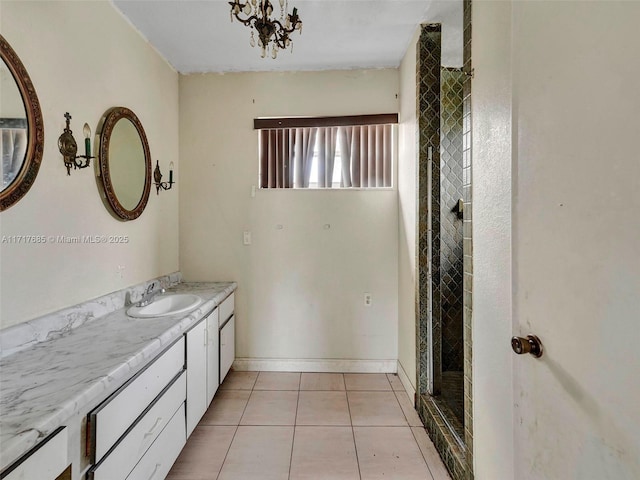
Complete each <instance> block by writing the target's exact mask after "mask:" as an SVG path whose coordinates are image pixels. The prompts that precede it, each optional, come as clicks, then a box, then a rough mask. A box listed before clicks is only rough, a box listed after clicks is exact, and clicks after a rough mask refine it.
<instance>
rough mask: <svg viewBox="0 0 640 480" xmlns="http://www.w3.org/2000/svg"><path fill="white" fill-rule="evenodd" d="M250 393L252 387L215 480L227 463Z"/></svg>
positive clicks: (251, 391)
mask: <svg viewBox="0 0 640 480" xmlns="http://www.w3.org/2000/svg"><path fill="white" fill-rule="evenodd" d="M257 380H258V376H257V375H256V381H257ZM254 383H255V382H254ZM245 391H246V390H245ZM216 393H217V392H216ZM252 393H253V387H252V388H251V390H250V393H249V397H248V398H247V403H245V404H244V408H243V409H242V415H240V418H239V419H238V424H237V425H236V430H235V432H233V437H232V438H231V443H229V447H228V448H227V452H226V453H225V454H224V459H223V460H222V464H221V465H220V470H218V475H216V480H217V479H218V478H220V474H221V473H222V469H223V468H224V463H225V462H226V461H227V455H229V452H230V451H231V445H233V441H234V440H235V438H236V435H237V433H238V430H239V429H240V422H241V421H242V417H244V412H246V411H247V405H249V400H250V399H251V394H252ZM214 397H215V394H214Z"/></svg>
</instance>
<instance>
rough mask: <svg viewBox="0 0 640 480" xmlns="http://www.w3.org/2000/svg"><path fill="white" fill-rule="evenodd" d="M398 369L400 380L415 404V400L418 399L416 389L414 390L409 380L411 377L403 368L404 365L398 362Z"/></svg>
mask: <svg viewBox="0 0 640 480" xmlns="http://www.w3.org/2000/svg"><path fill="white" fill-rule="evenodd" d="M397 369H398V378H399V379H400V381H401V382H402V386H403V387H404V389H405V391H406V392H407V395H409V398H410V399H411V401H412V402H413V401H414V399H415V398H416V389H415V388H413V385H412V384H411V380H409V376H408V375H407V372H405V371H404V368H403V367H402V364H401V363H400V361H398V366H397ZM414 406H415V405H414Z"/></svg>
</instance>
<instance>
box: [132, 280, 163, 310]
mask: <svg viewBox="0 0 640 480" xmlns="http://www.w3.org/2000/svg"><path fill="white" fill-rule="evenodd" d="M155 286H156V282H151V283H150V284H149V286H148V287H147V290H146V292H145V293H143V294H142V299H141V300H140V301H139V302H138V303H136V307H146V306H147V305H149V304H150V303H151V302H153V299H154V298H155V297H156V295H158V294H163V293H164V292H165V291H166V290H165V289H164V288H159V289H157V290H154V288H155Z"/></svg>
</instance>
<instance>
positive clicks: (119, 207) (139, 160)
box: [96, 107, 151, 221]
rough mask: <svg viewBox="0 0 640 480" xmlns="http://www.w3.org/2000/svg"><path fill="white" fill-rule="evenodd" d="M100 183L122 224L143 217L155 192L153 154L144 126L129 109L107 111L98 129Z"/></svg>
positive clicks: (105, 200) (113, 211)
mask: <svg viewBox="0 0 640 480" xmlns="http://www.w3.org/2000/svg"><path fill="white" fill-rule="evenodd" d="M97 135H98V137H99V147H98V162H97V163H96V169H97V172H96V175H97V177H96V181H97V183H98V186H99V187H100V189H101V191H102V198H103V201H104V202H105V205H106V206H107V208H108V209H109V211H110V212H111V213H112V214H113V215H114V216H115V217H116V218H117V219H119V220H125V221H126V220H134V219H136V218H138V217H139V216H140V215H142V212H143V211H144V209H145V207H146V206H147V202H148V200H149V192H150V190H151V153H150V152H149V143H148V142H147V136H146V134H145V133H144V128H143V127H142V123H141V122H140V120H139V119H138V117H137V116H136V114H135V113H133V112H132V111H131V110H129V109H128V108H125V107H113V108H110V109H109V110H107V111H106V112H105V114H104V116H103V117H102V120H101V121H100V125H99V126H98V131H97Z"/></svg>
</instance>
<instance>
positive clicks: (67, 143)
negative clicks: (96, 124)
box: [58, 112, 95, 175]
mask: <svg viewBox="0 0 640 480" xmlns="http://www.w3.org/2000/svg"><path fill="white" fill-rule="evenodd" d="M64 118H66V119H67V126H66V127H65V129H64V132H62V135H60V138H58V150H60V153H61V154H62V157H63V159H64V166H65V167H67V175H71V167H73V169H74V170H75V169H76V168H87V167H88V166H89V162H91V159H92V158H95V157H92V156H91V128H90V127H89V124H88V123H85V124H84V128H83V129H82V132H83V133H84V155H76V153H78V145H77V144H76V139H75V138H73V132H72V131H71V129H70V128H69V122H70V121H71V115H69V112H66V113H65V114H64ZM79 158H84V163H83V162H82V160H80V161H78V159H79Z"/></svg>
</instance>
